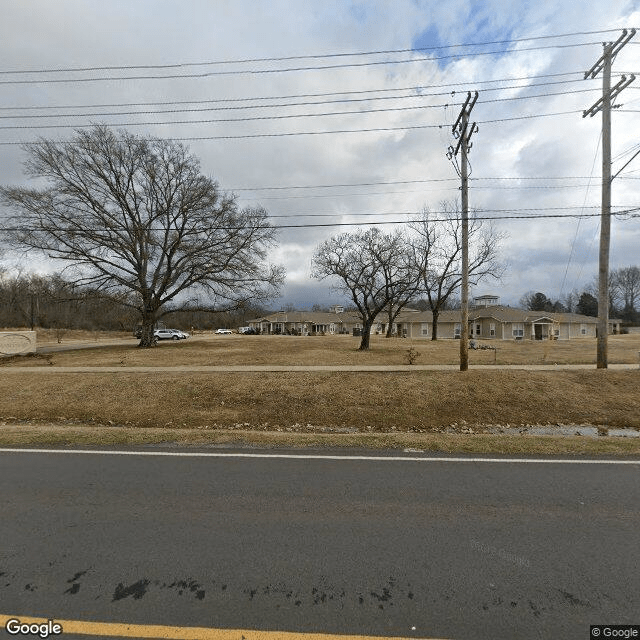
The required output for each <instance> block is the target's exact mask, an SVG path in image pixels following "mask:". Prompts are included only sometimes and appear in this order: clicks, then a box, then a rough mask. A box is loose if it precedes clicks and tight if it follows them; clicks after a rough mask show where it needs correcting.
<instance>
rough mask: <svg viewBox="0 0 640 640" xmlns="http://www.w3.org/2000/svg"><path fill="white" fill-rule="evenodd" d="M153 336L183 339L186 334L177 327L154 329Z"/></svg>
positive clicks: (161, 338)
mask: <svg viewBox="0 0 640 640" xmlns="http://www.w3.org/2000/svg"><path fill="white" fill-rule="evenodd" d="M153 337H154V338H155V339H156V340H183V339H184V338H186V337H187V335H186V334H185V333H182V331H178V330H177V329H156V330H155V331H154V332H153Z"/></svg>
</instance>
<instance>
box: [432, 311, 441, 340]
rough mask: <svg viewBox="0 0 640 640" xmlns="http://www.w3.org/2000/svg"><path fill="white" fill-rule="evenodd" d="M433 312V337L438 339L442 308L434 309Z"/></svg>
mask: <svg viewBox="0 0 640 640" xmlns="http://www.w3.org/2000/svg"><path fill="white" fill-rule="evenodd" d="M432 314H433V323H432V326H431V339H432V340H437V339H438V316H439V315H440V309H435V310H434V311H432Z"/></svg>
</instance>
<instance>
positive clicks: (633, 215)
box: [0, 207, 640, 231]
mask: <svg viewBox="0 0 640 640" xmlns="http://www.w3.org/2000/svg"><path fill="white" fill-rule="evenodd" d="M638 210H640V207H633V208H630V209H626V210H624V211H617V212H616V213H612V215H627V216H628V219H630V218H640V214H637V213H632V212H635V211H638ZM598 216H600V213H582V214H580V213H555V214H549V213H545V214H533V215H524V216H520V215H509V216H486V215H485V216H474V217H473V220H493V221H500V220H539V219H564V218H580V217H583V218H596V217H598ZM453 219H455V220H460V218H453ZM451 220H452V218H450V217H447V218H430V219H429V221H430V222H449V221H451ZM418 222H422V220H421V219H415V220H414V219H411V220H407V219H405V220H385V221H367V222H327V223H313V224H274V225H269V228H271V229H276V230H277V229H314V228H327V227H360V226H380V225H388V224H393V225H405V224H411V223H418ZM238 229H240V227H219V230H220V231H236V230H238ZM0 230H2V231H24V230H25V227H14V226H9V227H8V226H3V227H0ZM32 230H33V229H32ZM36 230H37V229H36ZM150 230H151V231H165V228H164V227H159V228H155V227H152V228H151V229H150Z"/></svg>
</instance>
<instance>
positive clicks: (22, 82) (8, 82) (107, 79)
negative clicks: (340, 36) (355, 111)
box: [0, 42, 600, 85]
mask: <svg viewBox="0 0 640 640" xmlns="http://www.w3.org/2000/svg"><path fill="white" fill-rule="evenodd" d="M596 44H600V43H599V42H581V43H574V44H565V45H547V46H541V47H526V48H521V49H512V50H510V51H509V52H508V53H510V54H513V53H527V52H531V51H543V50H546V49H568V48H575V47H585V46H591V45H596ZM506 53H507V52H506V51H500V50H494V51H476V52H470V53H464V54H462V53H461V54H456V55H446V56H430V57H428V58H424V57H423V58H406V59H402V60H378V61H372V62H354V63H347V64H329V65H317V66H312V67H286V68H281V69H235V70H229V71H207V72H205V73H186V74H166V75H153V76H150V75H136V76H103V77H92V78H48V79H33V80H31V79H29V80H0V85H27V84H29V85H33V84H78V83H87V82H124V81H129V80H135V81H141V80H178V79H201V78H211V77H219V76H236V75H265V74H275V73H293V72H300V71H334V70H336V69H346V68H361V67H373V66H383V65H396V64H410V63H418V62H438V61H441V60H451V59H460V58H469V57H474V56H490V55H501V56H504V55H505V54H506Z"/></svg>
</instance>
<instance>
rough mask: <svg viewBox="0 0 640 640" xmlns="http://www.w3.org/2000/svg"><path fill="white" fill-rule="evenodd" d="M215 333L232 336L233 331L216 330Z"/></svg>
mask: <svg viewBox="0 0 640 640" xmlns="http://www.w3.org/2000/svg"><path fill="white" fill-rule="evenodd" d="M215 333H224V334H231V333H233V331H231V329H216V330H215Z"/></svg>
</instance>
